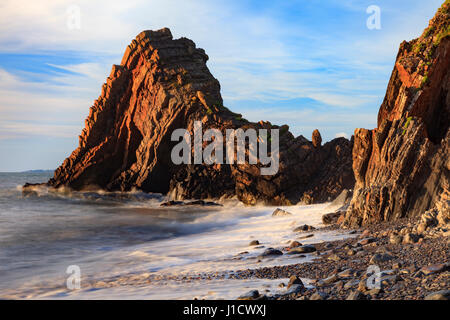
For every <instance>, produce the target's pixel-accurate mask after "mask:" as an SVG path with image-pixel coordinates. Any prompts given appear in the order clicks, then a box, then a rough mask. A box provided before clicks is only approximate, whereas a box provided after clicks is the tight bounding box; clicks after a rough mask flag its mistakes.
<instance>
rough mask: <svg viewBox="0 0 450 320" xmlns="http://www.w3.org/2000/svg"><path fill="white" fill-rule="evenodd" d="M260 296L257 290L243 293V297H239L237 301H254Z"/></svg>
mask: <svg viewBox="0 0 450 320" xmlns="http://www.w3.org/2000/svg"><path fill="white" fill-rule="evenodd" d="M260 296H261V295H260V294H259V291H258V290H250V291H249V292H247V293H244V294H243V295H241V296H239V297H238V298H237V299H238V300H255V299H258V298H260Z"/></svg>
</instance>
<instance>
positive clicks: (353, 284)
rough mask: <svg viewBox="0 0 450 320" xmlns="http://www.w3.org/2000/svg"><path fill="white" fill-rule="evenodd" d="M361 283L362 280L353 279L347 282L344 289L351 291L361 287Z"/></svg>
mask: <svg viewBox="0 0 450 320" xmlns="http://www.w3.org/2000/svg"><path fill="white" fill-rule="evenodd" d="M359 282H360V280H358V279H353V280H350V281H347V282H346V283H345V284H344V289H351V288H354V287H357V286H358V285H359Z"/></svg>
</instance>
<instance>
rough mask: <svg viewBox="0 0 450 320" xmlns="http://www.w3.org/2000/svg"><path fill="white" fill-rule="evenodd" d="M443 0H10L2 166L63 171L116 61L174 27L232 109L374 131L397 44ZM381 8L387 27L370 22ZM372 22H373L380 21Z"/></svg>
mask: <svg viewBox="0 0 450 320" xmlns="http://www.w3.org/2000/svg"><path fill="white" fill-rule="evenodd" d="M442 2H443V0H427V1H423V0H370V1H366V0H293V1H273V0H272V1H266V0H255V1H248V0H227V1H212V0H209V1H208V0H184V1H173V0H161V1H159V0H150V1H149V0H127V1H113V0H108V1H106V0H97V1H89V0H72V1H62V0H61V1H60V0H39V1H29V0H14V1H12V0H11V1H10V0H2V1H1V2H0V171H3V172H4V171H23V170H32V169H55V168H57V167H58V166H59V165H60V164H61V163H62V161H63V160H64V159H65V158H66V157H68V156H69V155H70V153H71V152H72V151H73V150H74V149H75V148H76V147H77V146H78V135H79V134H80V133H81V130H82V128H83V127H84V119H85V118H86V117H87V115H88V113H89V108H90V106H91V105H92V104H93V101H94V100H95V99H96V98H98V96H99V95H100V91H101V86H102V84H103V83H104V82H105V81H106V77H107V76H108V75H109V73H110V70H111V66H112V64H119V63H120V61H121V57H122V55H123V53H124V51H125V48H126V46H127V45H128V44H129V43H130V42H131V40H132V39H133V38H134V37H135V36H136V35H137V34H139V33H140V32H141V31H143V30H157V29H161V28H163V27H169V28H170V29H171V31H172V34H173V36H174V38H180V37H187V38H190V39H192V40H193V41H194V42H195V43H196V44H197V47H200V48H204V49H205V50H206V52H207V54H208V56H209V58H210V59H209V61H208V67H209V68H210V70H211V72H212V74H213V75H214V76H215V77H216V78H217V79H218V80H219V81H220V84H221V92H222V96H223V99H224V105H225V106H227V107H228V108H230V109H231V110H233V111H234V112H238V113H242V114H243V116H244V117H245V118H247V119H249V120H251V121H259V120H269V121H270V122H272V123H273V124H278V125H282V124H288V125H289V127H290V130H291V132H292V133H293V134H294V135H296V136H297V135H300V134H301V135H303V136H305V137H307V138H308V139H310V138H311V133H312V131H313V130H314V129H316V128H317V129H319V130H320V132H321V134H322V138H323V140H324V141H329V140H331V139H333V138H335V137H340V136H344V137H347V138H350V137H351V135H352V134H353V132H354V130H355V128H374V127H375V126H376V119H377V113H378V109H379V106H380V104H381V102H382V100H383V98H384V95H385V91H386V87H387V84H388V81H389V77H390V74H391V72H392V69H393V66H394V62H395V57H396V55H397V52H398V47H399V45H400V43H401V42H402V41H403V40H411V39H414V38H416V37H418V36H419V35H420V34H421V33H422V31H423V30H424V29H425V28H426V27H427V26H428V21H429V20H430V19H431V18H432V17H433V16H434V14H435V12H436V11H437V9H438V8H439V7H440V5H441V4H442ZM371 5H375V6H378V7H379V9H380V16H379V17H380V28H375V29H373V28H371V29H369V28H368V26H367V20H368V19H369V18H370V17H371V16H372V15H373V12H369V13H368V12H367V8H368V7H369V6H371ZM371 21H372V20H371Z"/></svg>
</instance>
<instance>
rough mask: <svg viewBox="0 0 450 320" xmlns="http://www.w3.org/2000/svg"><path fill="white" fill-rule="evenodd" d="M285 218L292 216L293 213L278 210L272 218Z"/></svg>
mask: <svg viewBox="0 0 450 320" xmlns="http://www.w3.org/2000/svg"><path fill="white" fill-rule="evenodd" d="M283 216H292V213H290V212H288V211H286V210H283V209H280V208H277V209H276V210H275V211H274V212H273V213H272V217H283Z"/></svg>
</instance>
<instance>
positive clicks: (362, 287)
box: [358, 279, 367, 292]
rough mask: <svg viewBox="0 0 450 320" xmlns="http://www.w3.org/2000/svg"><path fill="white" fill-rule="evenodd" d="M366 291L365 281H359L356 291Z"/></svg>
mask: <svg viewBox="0 0 450 320" xmlns="http://www.w3.org/2000/svg"><path fill="white" fill-rule="evenodd" d="M366 290H367V281H366V280H365V279H363V280H361V281H359V284H358V291H361V292H364V291H366Z"/></svg>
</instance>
